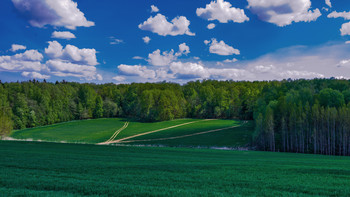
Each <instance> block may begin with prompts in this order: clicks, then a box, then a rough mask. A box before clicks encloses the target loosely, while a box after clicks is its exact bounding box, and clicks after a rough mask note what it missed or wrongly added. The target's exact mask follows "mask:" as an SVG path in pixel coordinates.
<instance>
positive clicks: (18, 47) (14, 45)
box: [10, 44, 27, 52]
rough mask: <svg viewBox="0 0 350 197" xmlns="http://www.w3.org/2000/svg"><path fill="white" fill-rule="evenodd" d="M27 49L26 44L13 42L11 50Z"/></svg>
mask: <svg viewBox="0 0 350 197" xmlns="http://www.w3.org/2000/svg"><path fill="white" fill-rule="evenodd" d="M25 49H27V47H26V46H23V45H19V44H12V46H11V49H10V51H12V52H16V51H18V50H25Z"/></svg>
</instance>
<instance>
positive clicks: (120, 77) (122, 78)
mask: <svg viewBox="0 0 350 197" xmlns="http://www.w3.org/2000/svg"><path fill="white" fill-rule="evenodd" d="M112 79H114V80H116V81H118V82H122V81H125V80H126V78H125V77H123V76H115V77H113V78H112Z"/></svg>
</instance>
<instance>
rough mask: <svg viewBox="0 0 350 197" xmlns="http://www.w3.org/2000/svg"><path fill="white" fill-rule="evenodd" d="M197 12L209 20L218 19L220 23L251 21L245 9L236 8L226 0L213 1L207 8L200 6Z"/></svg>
mask: <svg viewBox="0 0 350 197" xmlns="http://www.w3.org/2000/svg"><path fill="white" fill-rule="evenodd" d="M196 14H197V16H199V17H201V18H204V19H207V20H209V21H213V20H218V21H219V22H220V23H227V22H229V21H233V22H236V23H243V22H245V21H249V18H248V17H247V16H246V15H245V13H244V10H243V9H239V8H234V7H232V5H231V4H230V3H229V2H226V1H224V0H217V1H212V2H210V4H207V5H206V7H205V8H198V9H197V10H196Z"/></svg>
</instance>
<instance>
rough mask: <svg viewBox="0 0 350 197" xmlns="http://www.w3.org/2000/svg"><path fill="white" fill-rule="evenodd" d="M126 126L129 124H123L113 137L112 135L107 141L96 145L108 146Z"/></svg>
mask: <svg viewBox="0 0 350 197" xmlns="http://www.w3.org/2000/svg"><path fill="white" fill-rule="evenodd" d="M128 125H129V122H125V123H124V126H123V127H122V128H120V129H118V130H117V131H116V132H114V133H113V135H112V136H111V137H110V138H109V139H108V140H107V141H105V142H101V143H98V144H100V145H102V144H110V142H112V141H113V140H114V139H115V138H116V137H117V136H118V134H119V133H120V132H121V131H123V130H124V129H126V127H128Z"/></svg>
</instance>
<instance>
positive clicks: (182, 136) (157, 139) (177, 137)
mask: <svg viewBox="0 0 350 197" xmlns="http://www.w3.org/2000/svg"><path fill="white" fill-rule="evenodd" d="M245 123H246V122H243V124H245ZM243 124H241V125H236V126H232V127H226V128H221V129H214V130H210V131H203V132H198V133H193V134H188V135H181V136H175V137H167V138H156V139H146V140H129V141H120V142H118V143H130V142H150V141H164V140H173V139H180V138H185V137H191V136H196V135H202V134H207V133H214V132H218V131H222V130H226V129H232V128H235V127H240V126H242V125H243Z"/></svg>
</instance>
